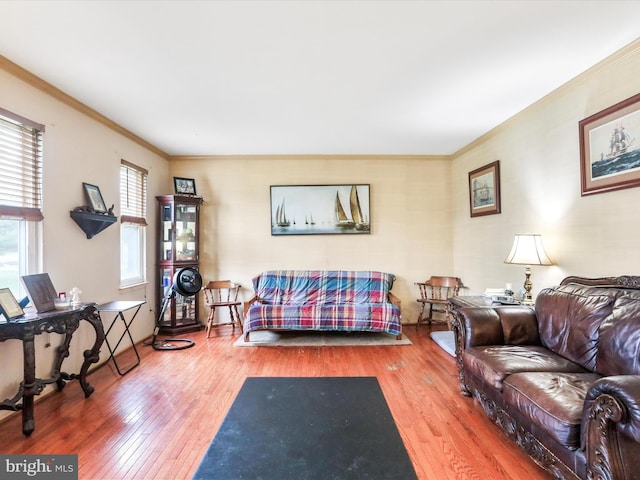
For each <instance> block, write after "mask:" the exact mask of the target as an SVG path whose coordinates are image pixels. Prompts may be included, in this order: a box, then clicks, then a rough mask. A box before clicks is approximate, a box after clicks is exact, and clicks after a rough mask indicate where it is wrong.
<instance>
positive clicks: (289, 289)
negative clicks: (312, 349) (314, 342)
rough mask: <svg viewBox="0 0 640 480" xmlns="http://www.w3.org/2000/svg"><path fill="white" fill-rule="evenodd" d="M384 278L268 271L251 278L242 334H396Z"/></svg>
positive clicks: (394, 305) (394, 303) (388, 281)
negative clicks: (253, 293)
mask: <svg viewBox="0 0 640 480" xmlns="http://www.w3.org/2000/svg"><path fill="white" fill-rule="evenodd" d="M394 280H395V276H394V275H392V274H390V273H383V272H373V271H363V272H361V271H345V270H329V271H325V270H271V271H267V272H263V273H261V274H260V275H258V276H257V277H255V278H254V279H253V289H254V290H255V296H254V297H253V298H252V299H251V300H249V301H248V302H247V303H246V304H245V315H244V318H245V320H244V334H245V340H248V339H249V335H250V333H251V332H253V331H256V330H316V331H351V332H352V331H360V332H362V331H365V332H386V333H389V334H391V335H396V336H397V337H398V338H400V337H401V335H402V323H401V321H400V300H399V299H398V298H397V297H395V296H394V295H393V294H392V293H391V292H390V290H391V287H392V286H393V282H394Z"/></svg>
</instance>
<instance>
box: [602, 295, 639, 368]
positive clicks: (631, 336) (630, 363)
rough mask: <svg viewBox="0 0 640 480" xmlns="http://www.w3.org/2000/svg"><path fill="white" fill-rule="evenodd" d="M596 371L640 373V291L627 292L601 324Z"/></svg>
mask: <svg viewBox="0 0 640 480" xmlns="http://www.w3.org/2000/svg"><path fill="white" fill-rule="evenodd" d="M596 372H598V373H600V374H602V375H607V376H609V375H640V291H637V290H635V291H626V292H623V294H622V295H620V296H619V297H618V298H617V299H616V303H615V305H614V308H613V314H612V315H611V317H608V318H607V319H606V320H605V321H604V322H602V325H601V326H600V337H599V340H598V357H597V361H596Z"/></svg>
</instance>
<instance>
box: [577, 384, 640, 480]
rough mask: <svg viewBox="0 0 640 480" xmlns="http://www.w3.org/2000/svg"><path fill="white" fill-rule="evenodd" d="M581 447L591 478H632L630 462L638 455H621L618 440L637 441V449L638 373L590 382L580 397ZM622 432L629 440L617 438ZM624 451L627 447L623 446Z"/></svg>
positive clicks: (635, 462)
mask: <svg viewBox="0 0 640 480" xmlns="http://www.w3.org/2000/svg"><path fill="white" fill-rule="evenodd" d="M582 425H583V428H582V447H583V448H584V449H585V453H586V456H587V468H588V469H589V471H590V472H592V473H593V474H594V477H593V478H622V479H626V478H632V477H630V476H629V468H632V467H630V465H631V464H633V465H634V466H635V467H637V466H638V465H639V463H640V462H639V459H638V458H637V455H634V457H636V458H622V454H621V449H620V448H619V444H620V443H621V442H624V443H628V441H629V440H631V442H632V443H633V442H636V443H638V446H637V449H635V448H634V450H635V452H636V453H640V375H615V376H609V377H603V378H601V379H600V380H598V381H597V382H596V383H594V384H593V385H592V386H591V388H590V389H589V391H588V392H587V396H586V398H585V401H584V409H583V413H582ZM620 434H623V435H624V436H625V437H627V438H628V439H629V440H621V439H620V438H619V435H620ZM625 450H627V451H628V449H625Z"/></svg>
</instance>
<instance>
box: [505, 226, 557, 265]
mask: <svg viewBox="0 0 640 480" xmlns="http://www.w3.org/2000/svg"><path fill="white" fill-rule="evenodd" d="M504 263H515V264H518V265H553V262H552V261H551V259H550V258H549V257H548V256H547V253H546V252H545V251H544V247H543V246H542V236H541V235H540V234H538V233H526V234H517V235H516V236H515V238H514V239H513V247H511V252H509V255H507V258H506V259H505V261H504Z"/></svg>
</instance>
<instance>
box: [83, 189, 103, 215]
mask: <svg viewBox="0 0 640 480" xmlns="http://www.w3.org/2000/svg"><path fill="white" fill-rule="evenodd" d="M82 186H83V188H84V196H85V199H86V201H87V203H88V204H89V205H88V206H89V207H91V208H92V209H93V211H94V212H96V213H107V206H106V205H105V203H104V200H103V199H102V193H100V188H98V187H97V186H96V185H91V184H90V183H85V182H83V183H82Z"/></svg>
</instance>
